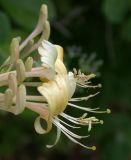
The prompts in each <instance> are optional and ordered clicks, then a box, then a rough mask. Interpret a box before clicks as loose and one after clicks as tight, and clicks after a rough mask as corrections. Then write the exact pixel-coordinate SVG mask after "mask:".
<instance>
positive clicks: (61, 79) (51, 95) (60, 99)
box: [35, 41, 110, 150]
mask: <svg viewBox="0 0 131 160" xmlns="http://www.w3.org/2000/svg"><path fill="white" fill-rule="evenodd" d="M38 51H39V54H40V55H41V61H42V66H43V67H50V68H52V69H54V71H56V73H57V74H56V76H55V78H54V79H53V80H51V81H45V80H44V79H43V84H42V85H41V86H39V87H38V91H39V92H40V94H41V95H42V96H43V100H44V101H45V103H44V105H47V108H48V110H49V115H48V119H47V117H46V118H45V117H44V116H42V113H40V116H39V117H38V118H37V119H36V121H35V129H36V132H37V133H39V134H44V133H47V132H49V131H50V130H51V127H52V123H53V124H54V125H55V126H56V127H57V138H56V141H55V142H54V144H53V145H47V147H52V146H54V145H55V144H56V143H57V142H58V140H59V138H60V133H61V132H63V133H64V134H65V135H66V136H67V137H68V138H69V139H70V140H72V141H73V142H75V143H77V144H79V145H81V146H83V147H85V148H88V149H92V150H95V146H92V147H89V146H86V145H84V144H82V143H80V142H79V141H78V140H80V139H82V138H86V137H88V136H89V135H86V136H80V135H77V134H75V133H74V132H72V131H70V130H69V129H68V128H73V129H78V128H80V127H81V126H88V131H90V130H91V127H92V124H98V123H99V124H103V121H102V120H99V119H97V118H96V117H87V112H91V113H110V110H109V109H107V110H106V111H99V110H98V109H99V108H95V109H92V108H87V107H82V106H79V105H76V104H74V102H76V101H83V100H88V99H89V98H91V97H94V96H95V95H96V94H98V93H96V94H93V95H89V96H85V97H77V98H72V96H73V95H74V93H75V90H76V86H80V87H84V88H96V87H100V85H96V86H93V85H91V82H90V79H91V78H93V77H94V74H90V75H85V74H83V73H81V71H78V72H77V71H76V69H74V72H69V73H67V70H66V68H65V65H64V63H63V50H62V48H60V46H55V45H53V44H51V43H49V42H47V41H44V42H43V43H42V46H41V47H40V48H39V49H38ZM49 54H50V55H49ZM48 59H51V60H48ZM57 61H58V64H59V65H57ZM61 66H62V67H61ZM53 67H54V68H53ZM41 80H42V79H41ZM67 106H69V107H74V108H77V109H80V110H83V111H86V113H84V114H82V115H81V116H80V117H74V116H71V115H68V114H66V113H64V111H65V109H66V108H67ZM69 107H68V108H69ZM41 119H44V120H46V122H47V130H46V129H44V128H43V127H42V125H41V122H40V120H41ZM74 125H75V126H74Z"/></svg>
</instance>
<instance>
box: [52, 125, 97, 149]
mask: <svg viewBox="0 0 131 160" xmlns="http://www.w3.org/2000/svg"><path fill="white" fill-rule="evenodd" d="M54 124H55V125H56V126H57V127H59V126H58V124H57V123H55V122H54ZM61 131H62V132H63V133H64V134H65V135H66V136H67V137H68V138H69V139H70V140H71V141H72V142H74V143H76V144H79V145H80V146H82V147H84V148H87V149H91V150H96V147H95V146H92V147H88V146H86V145H84V144H82V143H80V142H78V141H77V140H76V139H74V138H73V137H71V136H70V135H69V134H68V133H66V132H65V131H64V130H63V129H62V130H61Z"/></svg>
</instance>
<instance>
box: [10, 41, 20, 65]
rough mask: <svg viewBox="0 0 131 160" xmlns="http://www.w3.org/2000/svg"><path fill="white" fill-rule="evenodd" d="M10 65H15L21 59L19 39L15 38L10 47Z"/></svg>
mask: <svg viewBox="0 0 131 160" xmlns="http://www.w3.org/2000/svg"><path fill="white" fill-rule="evenodd" d="M10 53H11V54H10V63H11V64H15V63H16V61H17V60H18V59H19V40H18V38H13V39H12V42H11V45H10Z"/></svg>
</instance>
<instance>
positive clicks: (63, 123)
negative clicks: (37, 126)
mask: <svg viewBox="0 0 131 160" xmlns="http://www.w3.org/2000/svg"><path fill="white" fill-rule="evenodd" d="M55 119H56V120H58V121H60V122H62V123H63V124H65V125H66V126H68V127H71V128H81V127H76V126H72V125H70V124H68V123H66V122H64V121H63V120H61V119H59V118H55Z"/></svg>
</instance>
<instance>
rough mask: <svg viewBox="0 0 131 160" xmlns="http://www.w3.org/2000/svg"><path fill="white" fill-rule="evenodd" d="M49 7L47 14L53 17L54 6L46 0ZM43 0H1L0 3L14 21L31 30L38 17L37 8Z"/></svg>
mask: <svg viewBox="0 0 131 160" xmlns="http://www.w3.org/2000/svg"><path fill="white" fill-rule="evenodd" d="M45 2H46V4H47V5H48V7H49V12H50V14H49V16H50V18H53V17H54V15H55V8H54V5H53V3H52V1H51V0H46V1H45ZM43 3H44V1H43V0H39V1H38V0H30V1H27V0H22V1H18V0H1V1H0V4H1V5H2V7H3V8H4V9H5V10H6V11H7V12H8V13H9V15H10V16H11V17H12V19H13V20H14V22H15V23H17V24H18V25H20V26H22V27H24V28H26V29H28V30H31V29H33V28H34V27H35V25H36V23H37V19H38V14H39V9H40V6H41V4H43Z"/></svg>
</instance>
